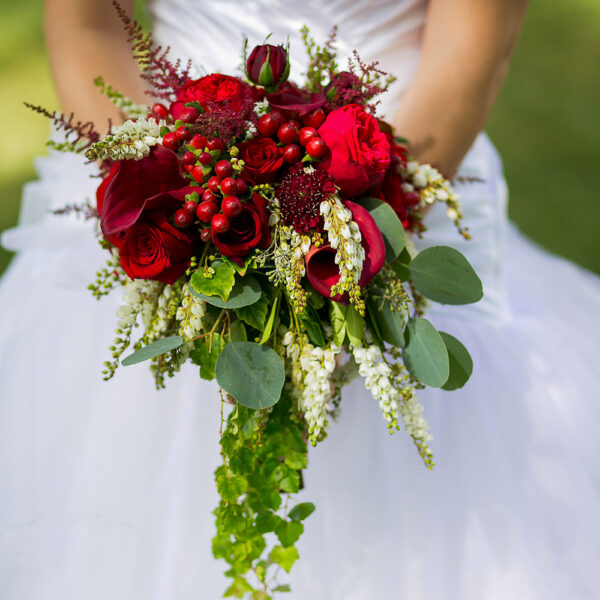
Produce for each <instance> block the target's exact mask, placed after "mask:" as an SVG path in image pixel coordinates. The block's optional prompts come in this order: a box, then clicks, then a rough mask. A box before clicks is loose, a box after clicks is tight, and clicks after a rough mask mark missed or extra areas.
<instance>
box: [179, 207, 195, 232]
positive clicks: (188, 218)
mask: <svg viewBox="0 0 600 600" xmlns="http://www.w3.org/2000/svg"><path fill="white" fill-rule="evenodd" d="M174 221H175V227H179V228H180V229H183V228H184V227H189V226H190V225H191V224H192V223H193V222H194V217H193V215H191V214H190V213H189V212H187V211H186V210H184V209H183V208H180V209H179V210H178V211H177V212H176V213H175V218H174Z"/></svg>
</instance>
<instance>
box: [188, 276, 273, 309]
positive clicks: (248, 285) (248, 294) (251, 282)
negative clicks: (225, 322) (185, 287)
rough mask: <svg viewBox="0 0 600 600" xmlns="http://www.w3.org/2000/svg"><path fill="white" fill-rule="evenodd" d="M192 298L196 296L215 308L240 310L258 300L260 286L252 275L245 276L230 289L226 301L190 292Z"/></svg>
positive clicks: (260, 292) (260, 291)
mask: <svg viewBox="0 0 600 600" xmlns="http://www.w3.org/2000/svg"><path fill="white" fill-rule="evenodd" d="M192 293H193V294H194V296H197V297H198V298H200V299H201V300H204V301H205V302H208V303H209V304H212V305H213V306H217V307H219V308H228V309H234V308H236V309H237V308H242V307H243V306H250V305H251V304H254V303H255V302H258V301H259V300H260V297H261V294H262V290H261V289H260V284H259V283H258V281H256V279H255V278H254V277H252V275H246V277H243V278H241V279H237V281H236V282H235V284H234V286H233V288H232V289H231V291H230V293H229V296H228V298H227V301H224V300H222V299H221V298H220V297H217V296H206V295H205V294H200V293H197V292H194V291H193V290H192Z"/></svg>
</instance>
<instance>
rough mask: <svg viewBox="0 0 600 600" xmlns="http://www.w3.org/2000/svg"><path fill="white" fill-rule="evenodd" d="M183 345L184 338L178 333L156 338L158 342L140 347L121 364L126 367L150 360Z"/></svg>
mask: <svg viewBox="0 0 600 600" xmlns="http://www.w3.org/2000/svg"><path fill="white" fill-rule="evenodd" d="M181 345H183V339H182V338H181V337H180V336H178V335H172V336H170V337H166V338H163V339H162V340H156V342H152V343H151V344H148V345H147V346H144V347H143V348H140V349H139V350H138V351H137V352H134V353H133V354H130V355H129V356H126V357H125V358H124V359H123V361H122V362H121V364H122V365H123V366H124V367H128V366H130V365H136V364H138V363H141V362H143V361H145V360H150V359H151V358H154V357H155V356H160V355H161V354H166V353H167V352H171V351H172V350H175V348H179V346H181Z"/></svg>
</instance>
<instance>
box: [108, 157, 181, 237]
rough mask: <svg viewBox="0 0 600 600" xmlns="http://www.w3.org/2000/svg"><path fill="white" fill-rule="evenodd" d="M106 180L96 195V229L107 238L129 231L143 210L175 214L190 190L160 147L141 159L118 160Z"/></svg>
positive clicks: (176, 166) (176, 164)
mask: <svg viewBox="0 0 600 600" xmlns="http://www.w3.org/2000/svg"><path fill="white" fill-rule="evenodd" d="M107 179H109V181H108V183H107V184H106V186H105V187H104V189H102V190H101V189H100V188H102V187H103V186H104V184H105V182H106V179H105V180H104V181H103V182H102V184H100V188H99V189H98V194H97V200H98V204H99V206H98V208H99V210H100V226H101V227H102V232H103V233H104V235H105V237H107V238H110V237H111V236H116V235H118V234H121V233H122V232H124V231H126V230H127V229H129V228H130V227H131V226H132V225H133V224H134V223H136V221H137V220H138V219H139V218H140V216H141V215H142V213H144V212H145V211H149V210H157V209H162V210H167V211H168V210H173V211H175V210H176V209H177V208H180V206H181V203H182V201H183V197H184V196H185V194H186V193H188V192H189V191H190V190H189V189H188V188H187V184H188V182H187V180H186V179H184V178H183V177H182V176H181V174H180V172H179V161H178V160H177V156H176V155H175V153H174V152H173V151H171V150H167V149H166V148H165V147H164V146H154V148H152V152H151V153H150V155H149V156H147V157H146V158H142V159H141V160H122V161H119V162H118V163H116V165H115V166H114V167H113V170H112V171H111V173H110V175H109V176H108V178H107Z"/></svg>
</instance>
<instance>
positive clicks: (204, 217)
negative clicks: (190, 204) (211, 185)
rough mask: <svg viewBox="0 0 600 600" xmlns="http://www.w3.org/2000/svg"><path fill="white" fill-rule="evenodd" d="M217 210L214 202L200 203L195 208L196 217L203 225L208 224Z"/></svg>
mask: <svg viewBox="0 0 600 600" xmlns="http://www.w3.org/2000/svg"><path fill="white" fill-rule="evenodd" d="M218 210H219V209H218V208H217V205H216V204H215V203H214V202H200V204H198V208H196V216H197V217H198V218H199V219H200V220H201V221H203V222H204V223H210V222H211V219H212V218H213V217H214V216H215V215H216V214H217V211H218Z"/></svg>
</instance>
